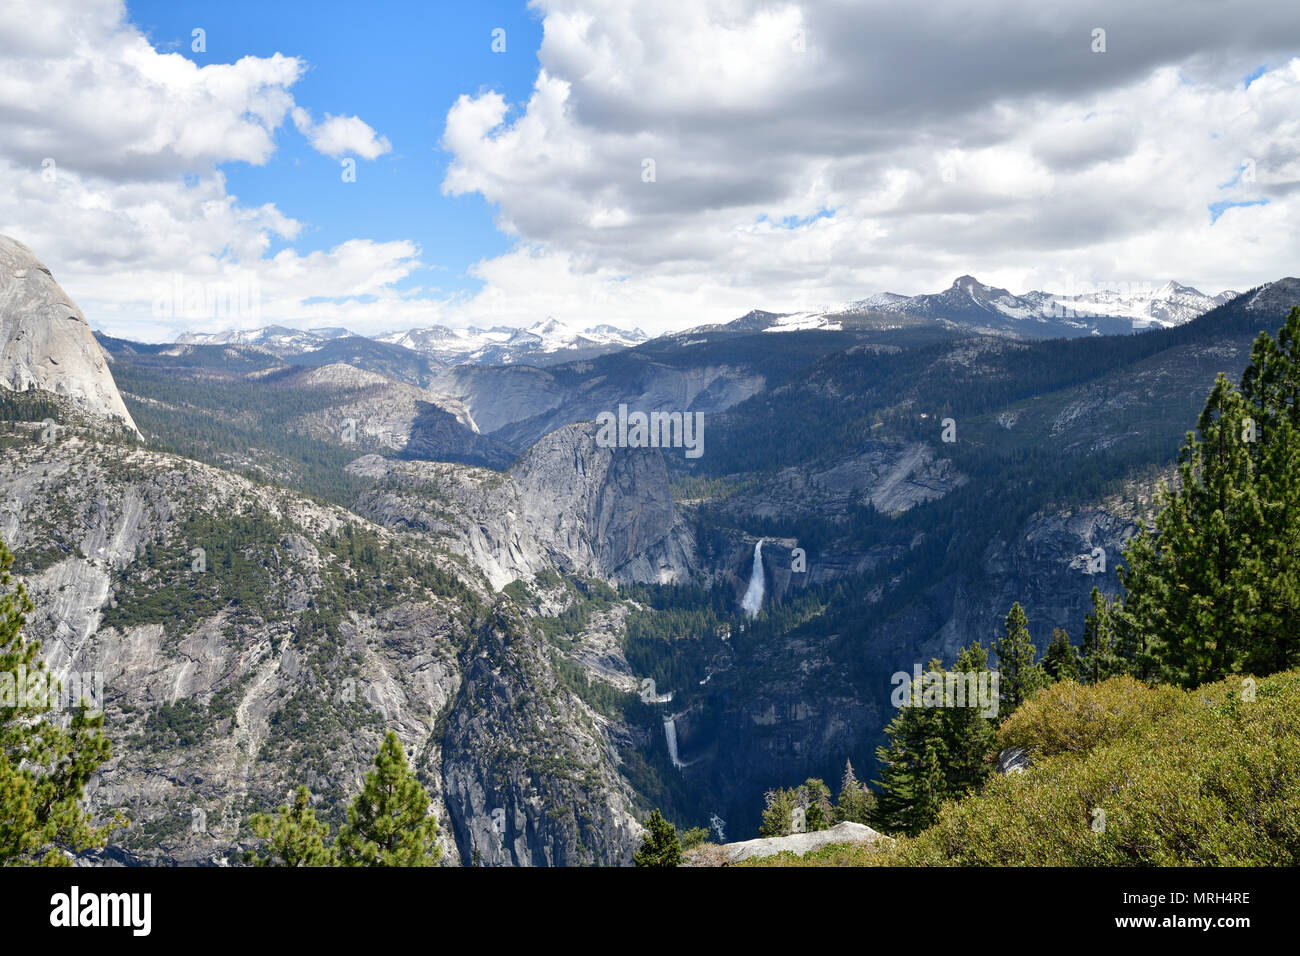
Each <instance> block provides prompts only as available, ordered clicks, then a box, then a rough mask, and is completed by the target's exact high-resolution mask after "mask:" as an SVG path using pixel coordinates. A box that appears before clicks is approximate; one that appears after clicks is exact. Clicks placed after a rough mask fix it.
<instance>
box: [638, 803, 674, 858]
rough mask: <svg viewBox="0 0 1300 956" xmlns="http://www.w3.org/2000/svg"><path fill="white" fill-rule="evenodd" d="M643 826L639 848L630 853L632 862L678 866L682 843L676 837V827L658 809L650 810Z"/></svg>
mask: <svg viewBox="0 0 1300 956" xmlns="http://www.w3.org/2000/svg"><path fill="white" fill-rule="evenodd" d="M645 827H646V833H645V836H643V837H642V838H641V848H640V849H639V850H637V851H636V852H635V853H633V854H632V862H633V863H635V864H636V865H637V866H680V865H681V862H682V845H681V843H680V841H679V840H678V839H677V828H676V827H675V826H673V825H672V824H671V823H669V822H668V821H667V820H665V819H664V817H663V814H662V813H660V812H659V811H658V810H654V811H652V812H651V814H650V819H648V820H646V822H645Z"/></svg>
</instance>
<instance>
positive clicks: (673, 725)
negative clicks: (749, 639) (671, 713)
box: [664, 717, 686, 770]
mask: <svg viewBox="0 0 1300 956" xmlns="http://www.w3.org/2000/svg"><path fill="white" fill-rule="evenodd" d="M664 739H665V740H667V741H668V759H669V760H671V761H672V762H673V766H674V767H676V768H677V769H678V770H681V769H682V768H683V767H685V766H686V764H684V763H682V762H681V760H679V759H678V757H677V722H676V721H675V720H673V718H671V717H665V718H664Z"/></svg>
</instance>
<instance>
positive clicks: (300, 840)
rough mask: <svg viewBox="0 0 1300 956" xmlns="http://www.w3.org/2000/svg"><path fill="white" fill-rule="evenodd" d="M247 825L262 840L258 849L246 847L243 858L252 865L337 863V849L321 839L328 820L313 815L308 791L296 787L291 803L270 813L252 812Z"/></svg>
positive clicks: (325, 836) (323, 864) (326, 833)
mask: <svg viewBox="0 0 1300 956" xmlns="http://www.w3.org/2000/svg"><path fill="white" fill-rule="evenodd" d="M248 825H249V828H250V829H251V830H252V831H253V833H254V834H256V835H257V836H259V837H261V838H262V839H263V840H265V841H266V842H265V843H264V844H263V846H262V847H261V852H255V851H253V850H249V851H248V852H247V853H246V854H245V857H244V858H245V860H246V861H247V862H249V863H251V864H252V865H253V866H337V865H338V862H339V858H338V853H337V852H336V850H335V849H334V847H332V846H330V845H328V844H327V843H326V842H325V841H326V839H327V838H328V837H329V832H330V828H329V824H327V823H325V822H323V821H318V820H317V819H316V811H315V810H313V809H312V808H311V792H310V791H309V790H308V789H307V788H306V787H299V788H298V789H297V791H296V792H295V793H294V795H293V805H292V806H282V807H280V809H278V810H277V811H276V812H275V815H274V816H271V815H270V814H266V813H255V814H253V815H252V816H251V817H249V819H248Z"/></svg>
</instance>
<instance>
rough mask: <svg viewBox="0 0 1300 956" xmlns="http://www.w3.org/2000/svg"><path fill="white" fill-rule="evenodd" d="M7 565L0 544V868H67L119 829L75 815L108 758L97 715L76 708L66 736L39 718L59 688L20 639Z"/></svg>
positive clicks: (17, 602) (21, 599) (32, 647)
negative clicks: (96, 824) (72, 858)
mask: <svg viewBox="0 0 1300 956" xmlns="http://www.w3.org/2000/svg"><path fill="white" fill-rule="evenodd" d="M12 564H13V555H12V554H11V553H10V551H9V549H8V548H6V547H5V545H4V543H3V542H0V866H26V865H33V864H42V865H46V866H67V865H69V864H70V860H69V858H68V855H69V854H70V853H76V852H80V851H83V850H87V849H91V848H94V847H100V846H103V845H104V843H105V841H106V838H107V834H108V833H109V832H110V831H111V830H112V829H114V828H115V827H116V826H118V825H119V824H120V823H121V822H122V821H120V820H115V821H114V822H113V823H111V824H108V825H106V826H101V827H98V828H96V827H94V826H92V824H91V819H90V816H89V814H87V813H86V811H85V810H83V809H82V800H83V798H84V795H85V786H86V783H87V782H88V781H89V780H90V778H91V776H92V775H93V774H94V773H95V772H96V771H97V770H98V769H99V767H100V765H101V764H103V763H104V762H105V761H106V760H108V758H109V743H108V738H107V737H105V736H104V733H103V725H104V715H103V714H102V713H101V714H98V715H96V716H91V715H90V711H89V708H88V707H87V706H85V701H79V702H78V704H77V705H76V706H75V708H74V709H73V711H72V716H71V719H70V721H69V723H68V727H67V728H66V729H64V728H62V727H60V726H59V725H58V724H57V723H55V722H54V721H52V720H49V719H41V718H42V717H43V716H44V715H45V714H47V713H48V712H49V711H50V710H51V709H52V707H51V704H50V699H51V698H53V697H56V695H57V694H58V693H59V691H60V688H59V684H58V682H57V681H56V680H55V679H54V677H53V675H52V674H50V673H49V671H48V669H47V668H46V666H45V663H44V662H43V661H42V660H40V658H39V656H38V654H39V652H40V647H41V646H40V643H39V642H38V641H29V640H27V639H26V638H25V637H24V636H23V634H22V627H23V623H24V621H25V616H26V615H27V614H28V613H29V612H30V611H31V610H32V603H31V601H30V600H29V599H28V597H27V593H26V591H25V590H24V588H23V586H22V585H21V584H15V583H14V582H13V579H12V577H11V576H10V574H9V568H10V566H11V565H12ZM34 691H35V692H34Z"/></svg>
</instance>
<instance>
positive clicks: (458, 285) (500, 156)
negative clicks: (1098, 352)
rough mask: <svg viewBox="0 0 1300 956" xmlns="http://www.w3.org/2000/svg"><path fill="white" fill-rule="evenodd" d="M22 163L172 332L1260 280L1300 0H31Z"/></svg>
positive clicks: (4, 199)
mask: <svg viewBox="0 0 1300 956" xmlns="http://www.w3.org/2000/svg"><path fill="white" fill-rule="evenodd" d="M308 10H310V12H308ZM0 177H3V178H2V181H3V183H4V188H3V189H0V233H3V234H6V235H10V236H13V237H15V238H17V239H19V240H21V241H23V242H25V243H27V244H28V245H29V246H31V247H32V248H33V250H34V251H35V252H36V254H37V255H38V256H39V257H40V258H42V259H43V260H44V261H45V262H46V264H47V265H48V266H49V267H50V268H51V269H52V270H53V272H54V275H55V277H56V278H57V279H58V280H59V282H60V284H61V285H62V286H63V287H64V289H65V290H66V291H67V292H68V293H69V294H70V295H71V296H72V297H73V298H74V299H75V300H76V301H77V302H78V303H79V304H80V305H81V306H82V309H83V311H85V313H86V314H87V317H88V318H89V319H90V321H91V324H92V325H94V326H95V327H97V328H100V329H103V330H105V331H108V332H111V333H113V334H118V335H126V336H130V337H134V338H139V339H145V340H155V341H157V340H166V339H170V338H172V337H173V336H174V335H175V334H177V333H178V332H180V331H183V330H185V329H199V330H212V329H213V328H214V327H253V326H256V325H263V324H270V323H279V324H285V325H291V326H299V327H304V328H307V327H313V326H345V327H348V328H351V329H354V330H356V331H358V332H363V333H375V332H379V331H385V330H390V329H398V328H410V327H415V326H423V325H430V324H433V323H443V324H450V325H470V324H473V325H498V324H504V325H530V324H532V323H533V322H536V321H538V320H540V319H544V318H546V317H548V316H553V317H555V318H557V319H560V320H561V321H564V322H566V323H569V324H571V325H575V326H578V327H583V326H587V325H593V324H596V323H600V322H611V323H614V324H619V325H625V326H629V327H630V326H634V325H635V326H640V327H642V328H643V329H645V330H647V331H663V330H667V329H670V328H680V327H684V326H689V325H697V324H701V323H704V322H716V321H726V320H728V319H731V318H735V317H736V316H738V315H741V314H743V313H744V312H747V311H748V310H750V309H752V308H764V309H768V310H772V311H794V310H801V309H808V308H819V307H824V306H833V305H835V304H838V303H842V302H845V301H849V300H852V299H856V298H861V297H863V296H866V295H869V294H871V293H875V292H881V291H892V292H901V293H908V294H914V293H919V292H935V291H939V290H941V289H943V288H946V287H947V286H948V285H949V284H951V282H952V280H953V278H954V277H956V276H958V275H961V274H963V273H971V274H973V275H975V276H977V277H979V278H980V279H982V280H983V281H985V282H989V283H991V284H994V285H999V286H1004V287H1007V288H1009V289H1010V290H1011V291H1013V292H1024V291H1028V290H1029V289H1035V288H1036V289H1046V290H1050V291H1058V292H1080V291H1089V290H1093V289H1097V288H1117V287H1119V288H1122V287H1125V286H1130V287H1131V286H1144V287H1145V286H1155V285H1159V284H1162V283H1163V282H1164V281H1165V280H1167V279H1171V278H1172V279H1177V280H1179V281H1182V282H1186V283H1189V284H1192V285H1195V286H1197V287H1198V288H1200V289H1201V290H1202V291H1204V292H1211V293H1213V292H1218V291H1220V290H1222V289H1225V288H1236V289H1244V288H1248V287H1250V286H1253V285H1257V284H1259V283H1261V282H1266V281H1270V280H1272V279H1276V278H1278V277H1280V276H1283V275H1296V274H1300V215H1297V213H1300V190H1298V189H1297V187H1298V186H1300V4H1296V3H1291V2H1275V0H1265V2H1253V0H1238V2H1233V3H1226V2H1214V0H1145V2H1143V3H1140V4H1135V3H1133V2H1132V0H1116V2H1070V3H1060V2H1052V0H982V2H980V0H965V2H955V0H953V2H950V0H926V2H924V3H898V2H889V3H883V2H882V3H877V2H862V0H855V2H839V0H818V2H812V0H809V2H802V3H780V2H747V0H654V2H649V0H533V2H532V3H530V4H527V5H525V4H524V3H505V2H475V3H468V2H467V3H458V4H452V3H436V4H427V3H409V4H408V3H397V2H390V3H385V2H382V0H378V2H375V3H372V4H358V3H355V2H353V0H348V2H320V0H317V2H314V3H312V4H311V5H310V7H307V6H305V5H299V4H283V5H280V4H270V3H266V2H264V0H258V2H245V0H228V2H221V3H187V2H178V0H165V2H164V0H156V2H129V3H125V4H123V3H120V2H113V0H5V2H4V3H3V4H2V5H0ZM196 289H197V290H199V295H200V297H201V295H202V293H203V291H205V290H206V291H211V290H222V289H236V290H240V291H241V292H242V295H241V296H239V297H237V298H236V303H237V305H240V306H241V307H240V308H239V309H238V310H237V314H235V315H233V316H230V317H213V316H210V315H208V316H205V315H202V314H200V310H196V309H195V308H194V299H193V295H194V290H196ZM182 300H185V301H182ZM186 301H188V308H187V306H186Z"/></svg>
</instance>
